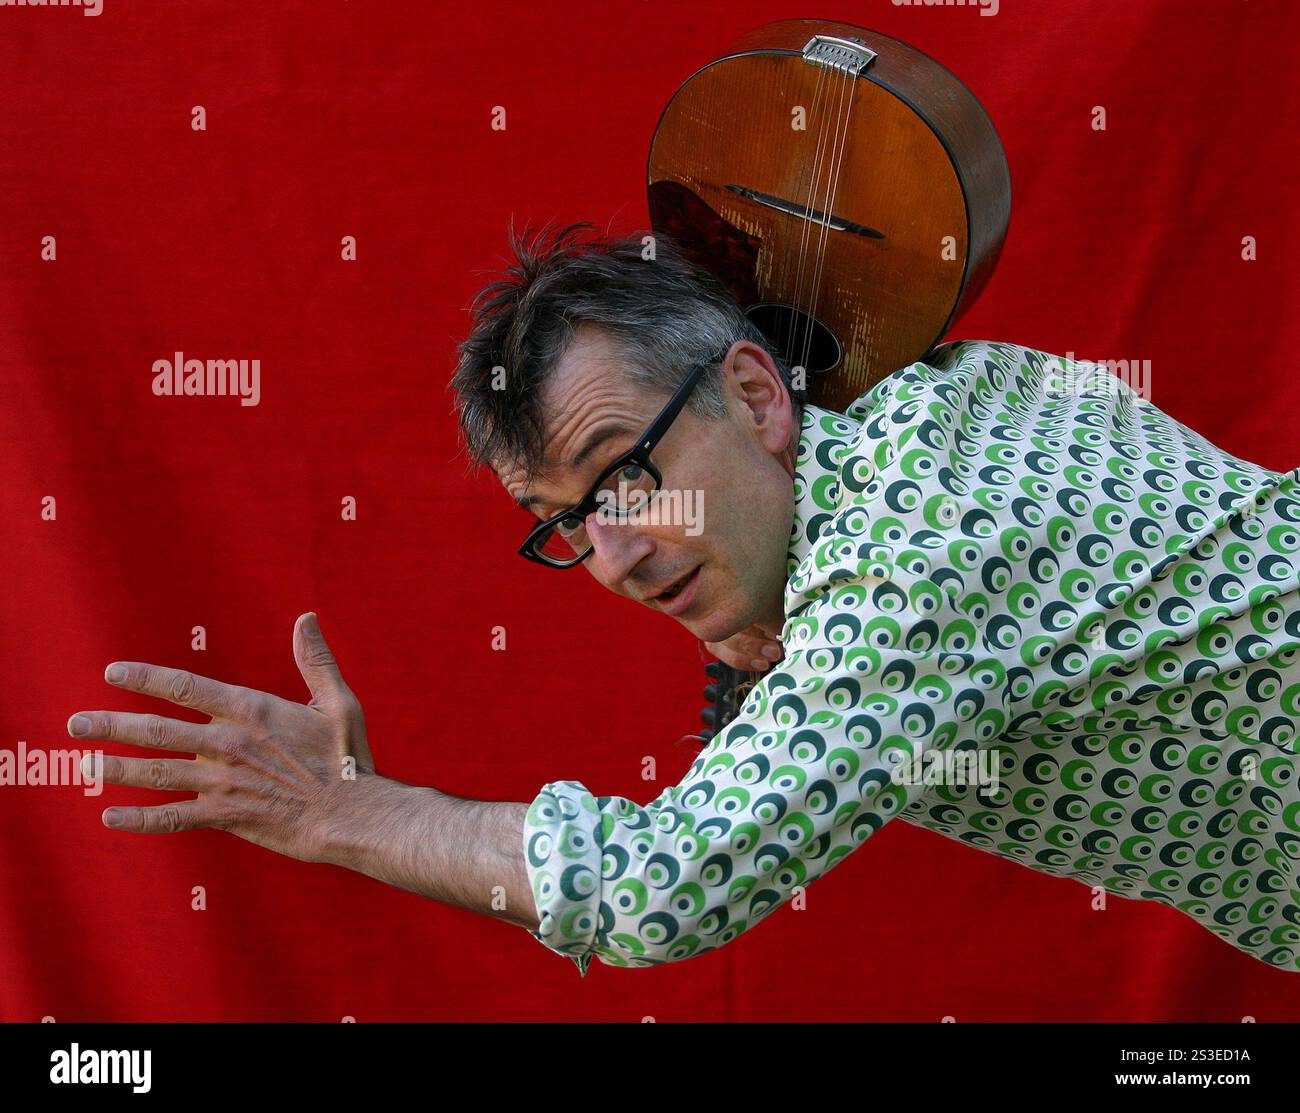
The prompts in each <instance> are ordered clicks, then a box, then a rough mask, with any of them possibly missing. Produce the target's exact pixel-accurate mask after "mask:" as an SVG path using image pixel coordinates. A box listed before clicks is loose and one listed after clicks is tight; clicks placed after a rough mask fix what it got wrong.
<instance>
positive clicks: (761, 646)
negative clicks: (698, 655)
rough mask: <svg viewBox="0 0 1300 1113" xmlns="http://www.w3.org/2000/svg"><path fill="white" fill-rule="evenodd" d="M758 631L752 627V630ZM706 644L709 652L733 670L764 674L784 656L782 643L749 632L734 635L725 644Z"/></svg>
mask: <svg viewBox="0 0 1300 1113" xmlns="http://www.w3.org/2000/svg"><path fill="white" fill-rule="evenodd" d="M756 629H757V628H756V627H750V630H756ZM704 644H705V648H707V649H708V650H709V652H711V653H712V654H713V655H714V656H715V657H718V658H719V659H720V660H722V661H725V662H726V663H727V664H728V665H730V666H731V667H732V668H735V669H747V670H750V671H753V672H763V671H764V670H766V669H767V668H768V667H769V666H770V665H771V664H772V662H773V661H778V660H780V659H781V657H782V655H783V654H782V649H781V643H780V642H774V641H772V640H771V639H770V638H768V637H766V636H765V635H762V634H756V633H755V634H751V633H750V632H749V631H743V632H741V633H739V634H733V635H732V636H731V637H729V638H728V639H727V640H726V641H724V642H717V643H716V644H715V643H713V642H705V643H704Z"/></svg>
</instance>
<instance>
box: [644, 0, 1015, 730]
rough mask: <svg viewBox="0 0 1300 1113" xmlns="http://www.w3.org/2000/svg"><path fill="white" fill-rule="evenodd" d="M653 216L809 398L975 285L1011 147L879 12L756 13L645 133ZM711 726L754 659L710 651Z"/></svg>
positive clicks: (864, 385) (869, 362) (827, 397)
mask: <svg viewBox="0 0 1300 1113" xmlns="http://www.w3.org/2000/svg"><path fill="white" fill-rule="evenodd" d="M647 181H648V194H649V207H650V222H651V226H652V228H653V229H654V230H655V231H656V232H658V233H661V234H665V235H668V236H670V237H671V238H672V239H673V240H674V241H675V242H676V243H677V244H678V246H679V247H680V248H681V249H682V251H683V252H684V253H685V254H686V255H687V257H688V258H691V259H692V260H693V261H694V262H696V263H698V264H700V265H701V266H704V267H706V268H707V269H709V270H710V271H711V272H712V273H713V274H714V275H716V276H717V278H718V279H719V280H720V281H721V282H722V283H723V285H725V286H726V287H727V289H728V290H730V291H731V293H732V295H733V296H734V297H735V298H736V300H737V301H738V302H739V303H740V305H741V306H742V307H743V308H744V310H745V313H746V315H747V316H748V317H749V318H750V320H752V321H753V322H754V324H755V325H756V326H757V327H758V328H759V329H760V330H761V331H762V332H763V334H764V335H765V336H766V337H767V338H768V340H769V341H770V342H771V343H772V344H773V345H774V346H775V347H776V348H777V350H778V351H779V352H780V353H781V354H782V355H783V357H784V358H785V359H786V361H787V362H788V363H789V364H790V367H791V369H792V377H793V385H794V386H795V388H796V389H803V390H806V391H807V397H808V398H809V400H810V401H812V402H814V403H815V404H817V405H820V406H823V407H825V408H827V409H832V410H838V411H843V410H844V409H845V407H847V406H848V404H849V403H850V402H852V401H853V400H854V399H855V398H857V397H858V396H859V395H860V394H862V393H863V392H864V391H866V390H868V389H870V388H871V386H872V385H874V384H875V383H876V382H878V381H879V380H880V379H882V378H884V377H885V376H886V375H889V374H891V373H892V372H894V371H896V370H898V369H899V368H902V367H906V366H908V365H909V364H911V363H914V362H916V361H917V360H919V359H923V358H924V357H925V355H926V354H927V353H928V352H929V351H931V349H933V348H934V347H935V346H936V345H937V344H938V343H939V341H940V339H941V338H942V337H943V336H944V335H945V334H946V333H947V331H948V329H949V328H950V327H951V326H952V325H953V324H954V323H955V322H956V321H957V320H958V318H959V317H960V316H961V315H962V314H963V313H964V312H965V311H966V310H967V309H969V308H970V306H971V305H972V304H973V303H974V301H975V299H976V298H977V297H978V296H979V294H980V292H981V291H982V290H983V289H984V286H985V285H986V284H987V282H988V280H989V278H990V276H991V275H992V273H993V268H994V267H995V266H996V264H997V260H998V256H999V254H1000V253H1001V250H1002V245H1003V242H1004V241H1005V239H1006V232H1007V224H1008V221H1009V219H1010V215H1011V178H1010V172H1009V170H1008V167H1007V160H1006V155H1005V153H1004V151H1003V149H1002V143H1001V141H1000V140H999V138H998V134H997V131H996V129H995V128H994V126H993V122H992V121H991V120H990V119H989V116H988V113H986V112H985V111H984V108H983V106H982V105H981V104H980V102H979V101H978V100H977V99H976V98H975V95H974V94H973V93H971V91H970V90H969V89H967V88H966V86H965V85H963V84H962V82H961V81H960V80H958V78H957V77H956V76H955V75H954V74H953V73H951V72H950V71H949V70H947V69H946V68H944V67H943V66H942V65H940V64H939V63H938V62H936V61H935V60H934V59H933V58H931V57H929V56H928V55H926V54H924V53H922V52H921V51H919V50H917V49H916V48H915V47H912V46H909V45H908V44H906V43H904V42H901V41H899V40H898V39H894V38H891V37H889V36H888V35H882V34H881V33H880V32H878V31H870V30H867V29H866V28H862V27H855V26H853V25H851V24H847V23H834V22H829V21H826V20H816V19H790V20H782V21H780V22H778V23H771V24H767V25H766V26H763V27H760V28H758V29H756V30H754V31H751V32H749V33H748V34H746V35H744V36H742V37H741V38H740V39H738V40H737V41H736V42H735V43H734V44H732V46H731V47H730V49H728V50H727V51H726V52H725V53H724V54H723V55H722V56H721V57H719V58H717V59H715V60H714V61H712V62H709V63H708V64H707V65H705V66H703V67H701V68H700V69H699V70H697V71H696V72H695V73H694V74H692V75H691V76H690V77H689V78H688V79H687V80H686V82H685V83H684V84H683V85H682V86H681V88H679V89H678V90H677V92H676V93H675V94H674V95H673V97H672V99H671V100H670V101H669V102H668V105H667V107H666V108H665V109H664V111H663V115H662V117H661V118H660V120H659V124H658V126H657V128H656V129H655V133H654V138H653V139H652V141H651V144H650V155H649V160H648V165H647ZM705 671H706V673H707V675H708V678H709V684H708V686H707V687H706V689H705V698H706V700H707V701H708V704H709V706H707V707H706V708H705V710H704V712H703V716H702V717H703V719H704V722H705V724H706V730H705V731H703V732H702V737H703V738H704V739H705V740H706V741H707V740H708V739H709V738H711V737H712V736H713V734H714V733H715V732H716V731H717V730H720V729H721V728H722V727H724V726H725V725H726V724H727V723H728V722H730V721H731V719H732V718H733V717H734V716H735V715H736V714H737V712H738V711H739V709H740V707H741V706H742V705H743V702H744V696H745V693H747V692H748V690H749V688H750V687H751V686H752V685H753V683H755V682H756V681H757V679H758V678H759V677H760V676H761V675H762V674H760V673H746V672H743V671H740V670H737V669H733V668H731V667H730V666H729V665H726V664H724V663H723V662H721V661H713V662H710V663H709V664H708V665H707V666H706V670H705Z"/></svg>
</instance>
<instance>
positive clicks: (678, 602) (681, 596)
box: [649, 565, 701, 614]
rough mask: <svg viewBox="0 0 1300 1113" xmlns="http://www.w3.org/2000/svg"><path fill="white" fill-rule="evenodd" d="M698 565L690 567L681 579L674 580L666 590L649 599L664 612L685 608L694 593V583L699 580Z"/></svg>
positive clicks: (669, 612)
mask: <svg viewBox="0 0 1300 1113" xmlns="http://www.w3.org/2000/svg"><path fill="white" fill-rule="evenodd" d="M700 567H701V566H700V565H697V566H696V567H694V568H692V569H691V570H690V571H689V572H688V573H686V575H684V576H682V577H681V579H679V580H676V581H674V582H673V583H672V584H671V585H670V586H669V587H668V588H667V590H665V591H661V592H660V593H659V594H658V595H655V596H652V597H651V599H650V600H649V601H650V602H651V603H654V604H655V605H656V606H657V607H658V608H659V609H660V610H662V611H663V612H664V613H666V614H673V613H675V612H676V611H678V610H683V609H685V607H686V606H688V605H689V603H690V597H691V596H693V595H694V588H695V585H696V583H697V582H698V581H699V571H700Z"/></svg>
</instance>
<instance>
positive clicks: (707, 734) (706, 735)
mask: <svg viewBox="0 0 1300 1113" xmlns="http://www.w3.org/2000/svg"><path fill="white" fill-rule="evenodd" d="M713 735H714V732H713V731H711V730H702V731H700V739H701V740H702V741H704V742H708V741H709V740H710V739H711V738H712V737H713Z"/></svg>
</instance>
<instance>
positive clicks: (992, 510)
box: [524, 341, 1300, 975]
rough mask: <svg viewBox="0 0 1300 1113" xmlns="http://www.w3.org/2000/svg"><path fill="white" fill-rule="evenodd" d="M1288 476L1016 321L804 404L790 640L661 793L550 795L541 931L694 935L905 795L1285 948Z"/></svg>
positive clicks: (528, 837) (578, 939)
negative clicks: (1040, 343) (1023, 333)
mask: <svg viewBox="0 0 1300 1113" xmlns="http://www.w3.org/2000/svg"><path fill="white" fill-rule="evenodd" d="M1297 479H1300V468H1296V469H1294V470H1292V471H1290V472H1286V473H1279V472H1272V471H1268V470H1266V469H1265V468H1262V467H1259V466H1257V465H1255V464H1251V463H1248V462H1246V461H1245V460H1241V459H1238V458H1237V457H1234V456H1230V455H1229V454H1227V453H1226V452H1223V451H1222V450H1220V449H1219V448H1217V447H1215V446H1214V445H1213V444H1211V443H1210V442H1209V441H1208V440H1206V439H1205V438H1204V437H1202V436H1201V435H1200V434H1198V433H1196V432H1194V431H1193V430H1191V429H1189V428H1187V427H1186V426H1184V425H1182V424H1181V423H1179V422H1178V421H1176V420H1174V419H1173V418H1171V417H1169V416H1168V415H1167V414H1165V413H1163V412H1162V411H1160V410H1159V409H1157V408H1156V407H1155V406H1153V405H1152V404H1151V403H1150V402H1149V401H1147V400H1146V399H1144V398H1143V397H1141V395H1140V394H1138V393H1137V392H1135V391H1134V390H1133V389H1131V388H1130V387H1129V386H1128V385H1127V384H1126V383H1124V382H1123V381H1122V380H1121V379H1120V378H1119V377H1118V376H1117V375H1114V374H1111V373H1110V372H1109V371H1107V370H1105V369H1104V368H1100V367H1096V366H1095V365H1087V364H1080V363H1077V362H1074V361H1069V360H1064V359H1061V358H1060V357H1057V356H1053V355H1049V354H1047V353H1044V352H1039V351H1034V350H1032V349H1027V348H1023V347H1020V346H1017V345H1012V344H1002V343H992V342H977V341H962V342H955V343H949V344H945V345H942V346H940V347H939V348H937V349H935V350H934V351H933V352H932V353H931V355H930V357H929V359H928V361H927V362H924V363H914V364H912V365H911V366H909V367H905V368H903V369H902V370H901V371H898V372H895V373H894V374H892V375H890V376H888V377H887V378H885V379H882V380H881V381H880V382H878V383H877V384H876V385H875V386H874V387H873V388H872V389H871V390H869V391H868V392H866V393H865V394H863V395H862V396H861V397H859V398H858V399H857V400H856V401H855V402H854V403H853V404H852V405H851V406H850V407H849V408H848V410H847V411H846V412H845V413H843V414H839V413H833V412H831V411H829V410H826V409H822V408H819V407H817V406H812V405H809V406H806V407H805V408H804V412H803V418H802V428H801V433H800V439H799V450H798V458H797V462H796V474H795V480H794V494H795V522H794V530H793V534H792V537H791V542H790V550H789V566H788V579H787V583H786V587H785V599H784V603H785V616H786V617H785V625H784V627H783V629H782V632H781V642H782V644H783V646H784V651H785V656H784V659H783V660H782V661H780V662H778V663H777V664H776V665H774V666H773V667H772V668H771V669H769V670H768V671H767V672H766V673H764V674H763V675H762V678H761V680H760V681H759V682H758V683H757V684H756V685H755V686H754V687H753V688H752V689H751V691H750V692H749V694H748V696H747V697H746V700H745V702H744V704H743V706H742V707H741V709H740V711H739V713H738V714H737V716H736V718H735V719H734V720H733V721H732V722H731V723H730V724H728V725H727V726H726V728H724V729H723V730H721V731H719V732H718V733H717V734H716V735H715V736H714V737H713V739H712V740H711V741H710V742H709V744H708V745H707V747H706V748H705V749H704V750H703V751H702V752H701V753H700V754H699V756H698V757H697V758H696V759H695V761H694V762H693V764H692V765H691V767H690V769H689V770H688V771H687V773H686V775H685V776H684V777H683V778H682V780H681V782H680V783H679V784H677V785H674V786H673V787H671V788H668V789H665V790H664V791H663V792H662V793H660V795H659V796H658V797H657V798H656V799H655V800H653V801H651V802H650V803H649V804H645V805H641V804H636V803H634V802H632V801H631V800H628V799H625V798H623V797H618V796H594V795H592V794H591V793H590V792H589V791H588V790H587V789H586V788H585V787H584V786H583V785H582V784H581V783H580V782H577V781H556V782H553V783H551V784H548V785H546V786H544V787H543V788H542V789H541V791H540V793H539V794H538V796H537V797H536V799H535V800H533V802H532V804H531V806H530V807H529V809H528V813H527V818H526V820H525V824H524V853H525V859H526V866H527V871H528V876H529V881H530V883H531V885H532V891H533V895H534V898H535V900H536V903H537V909H538V914H539V916H540V918H541V922H540V925H539V928H538V930H537V931H536V932H531V933H530V934H532V935H533V936H534V938H536V939H538V940H539V941H540V942H542V943H543V944H545V945H546V946H547V947H549V948H551V949H553V950H555V951H557V952H558V953H560V954H563V955H566V956H568V957H569V958H571V959H572V960H573V961H574V962H575V963H576V964H577V967H578V969H579V971H580V972H581V973H582V974H583V975H585V974H586V971H587V967H588V965H589V963H590V961H591V958H592V956H598V957H599V958H600V959H601V961H602V962H604V963H606V964H608V965H612V966H652V965H658V964H661V963H666V962H676V961H680V960H682V959H686V958H690V957H692V956H695V955H700V954H705V953H706V952H708V951H711V950H714V949H716V948H717V947H721V946H722V945H724V944H726V943H729V942H731V941H732V940H734V939H735V938H736V937H737V936H739V935H741V934H742V933H743V932H745V931H748V930H749V929H750V928H752V927H754V926H755V925H756V924H758V923H759V922H760V921H761V920H763V919H764V918H765V917H767V916H768V915H770V914H771V913H772V912H773V911H774V910H775V909H776V908H778V907H779V906H780V905H782V904H784V903H785V902H787V901H789V900H790V899H791V898H792V897H793V896H795V895H796V894H797V893H798V892H799V891H800V890H801V888H802V887H806V886H807V885H809V884H811V883H812V882H813V881H815V880H816V879H817V878H819V877H821V876H822V874H824V873H825V872H826V871H827V870H829V869H831V868H832V867H833V866H835V865H836V864H838V863H839V862H841V861H842V860H843V859H844V858H845V857H847V856H848V854H849V853H850V852H851V851H853V850H855V849H856V848H857V847H859V846H861V845H862V843H863V842H865V841H866V839H867V838H868V837H869V836H870V835H872V834H873V833H874V832H876V831H878V830H879V829H880V828H881V826H882V825H883V824H885V823H887V822H889V820H891V819H893V818H895V817H898V818H900V819H904V820H906V821H907V822H909V823H914V824H918V825H920V826H923V827H927V828H929V829H931V830H933V831H937V832H939V833H941V834H943V835H947V836H949V837H950V838H954V839H958V840H960V841H961V842H964V843H966V844H968V845H970V846H973V847H976V848H978V849H980V850H984V851H987V852H989V853H991V854H996V855H998V856H1000V857H1002V858H1007V859H1010V860H1012V861H1014V862H1019V863H1021V864H1023V865H1025V866H1029V867H1031V868H1033V869H1036V870H1040V871H1042V872H1044V873H1049V874H1054V875H1056V876H1059V877H1069V878H1074V879H1075V880H1076V881H1079V882H1082V883H1084V884H1086V885H1089V886H1092V887H1099V888H1103V889H1105V890H1106V891H1107V892H1109V893H1113V894H1117V895H1119V896H1123V897H1129V898H1134V899H1141V900H1153V901H1159V902H1161V903H1162V904H1167V905H1169V906H1171V907H1173V908H1176V909H1178V910H1180V911H1181V912H1183V913H1185V914H1187V915H1188V916H1191V917H1192V918H1193V919H1194V920H1196V921H1197V922H1198V923H1200V924H1202V925H1203V926H1204V927H1206V928H1208V929H1209V930H1210V931H1212V932H1213V933H1214V934H1215V935H1217V936H1219V937H1220V938H1222V939H1224V940H1226V941H1227V942H1228V943H1229V944H1231V945H1232V946H1234V947H1237V948H1239V949H1240V950H1242V951H1244V952H1245V953H1247V954H1249V955H1252V956H1254V957H1255V958H1257V959H1260V960H1261V961H1263V962H1266V963H1269V964H1271V965H1273V966H1276V967H1280V968H1282V969H1284V970H1300V891H1298V889H1297V884H1296V881H1295V877H1294V875H1295V863H1296V861H1297V859H1300V790H1298V789H1297V782H1296V775H1297V759H1298V754H1300V747H1298V745H1297V740H1296V726H1295V723H1296V719H1297V717H1298V716H1300V664H1297V649H1298V648H1300V596H1298V594H1297V590H1298V588H1300V583H1298V582H1297V563H1298V562H1300V557H1297V551H1298V550H1300V495H1298V494H1297V489H1296V483H1297ZM963 762H965V763H966V768H967V771H968V772H969V770H970V768H971V767H972V766H974V768H975V774H974V776H965V777H962V776H956V775H954V772H955V771H960V770H961V768H962V763H963ZM922 768H924V769H925V770H928V771H929V772H928V773H927V775H918V771H919V770H921V769H922ZM904 770H911V772H910V774H905V773H904V772H903V771H904ZM935 770H938V773H937V774H936V773H935ZM981 770H983V773H984V774H985V775H984V776H983V777H981V772H980V771H981ZM932 774H933V775H932Z"/></svg>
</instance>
